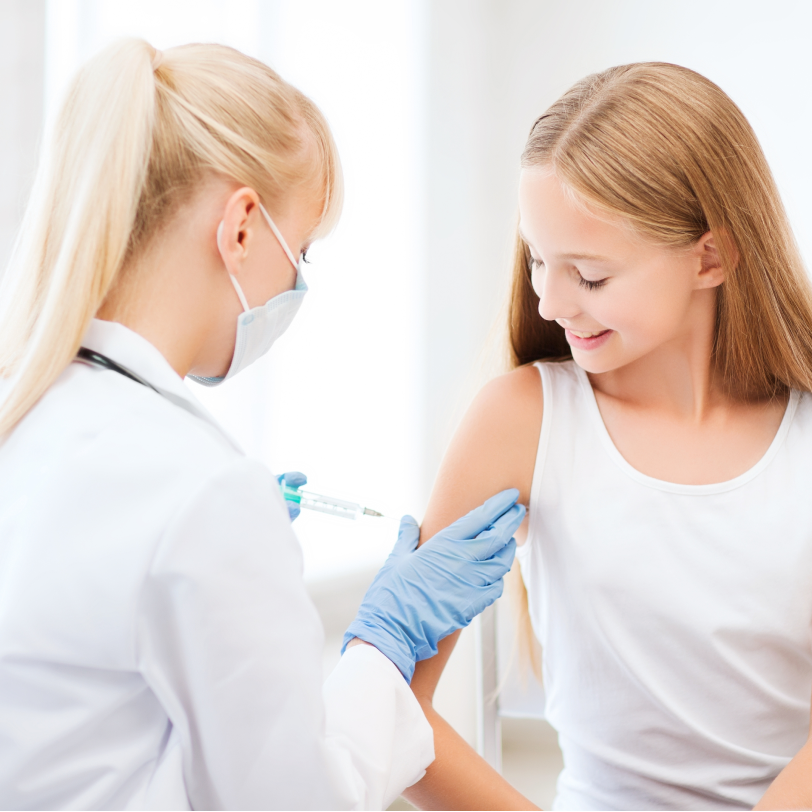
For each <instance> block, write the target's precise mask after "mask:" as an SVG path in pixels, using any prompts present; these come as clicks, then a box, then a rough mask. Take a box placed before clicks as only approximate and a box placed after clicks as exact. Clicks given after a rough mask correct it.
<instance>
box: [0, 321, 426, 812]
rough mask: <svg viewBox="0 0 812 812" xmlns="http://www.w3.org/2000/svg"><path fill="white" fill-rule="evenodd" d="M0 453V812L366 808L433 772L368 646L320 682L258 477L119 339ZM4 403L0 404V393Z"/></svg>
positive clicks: (407, 706)
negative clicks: (1, 811)
mask: <svg viewBox="0 0 812 812" xmlns="http://www.w3.org/2000/svg"><path fill="white" fill-rule="evenodd" d="M84 344H85V346H87V347H89V348H90V349H93V350H96V351H98V352H101V353H103V354H105V355H107V356H108V357H110V358H112V359H114V360H115V361H117V362H118V363H120V364H122V365H123V366H125V367H127V368H129V369H131V370H133V371H134V372H136V373H137V374H139V375H140V376H141V377H143V378H145V379H146V380H148V381H150V382H151V383H152V384H154V385H155V386H157V387H159V388H161V389H163V390H166V391H167V392H169V393H170V394H171V395H172V396H174V397H175V398H182V399H184V400H185V401H186V402H188V404H189V405H190V407H191V408H192V409H196V410H198V411H199V413H200V414H201V417H195V416H194V415H192V414H190V413H189V412H188V411H185V410H184V409H182V408H180V407H179V406H178V405H176V404H175V403H173V402H171V400H170V399H167V398H164V397H162V396H160V395H158V394H156V393H155V392H153V391H151V390H150V389H148V388H147V387H145V386H143V385H141V384H139V383H136V382H134V381H131V380H129V379H127V378H125V377H123V376H122V375H119V374H117V373H115V372H111V371H106V370H102V369H98V368H95V367H90V366H88V365H85V364H82V363H73V364H71V365H70V367H69V368H68V369H67V370H66V371H65V372H64V373H63V374H62V375H61V376H60V377H59V379H58V380H57V381H56V383H55V384H54V385H53V386H52V387H51V388H50V390H49V391H48V392H47V393H46V395H45V396H44V397H43V398H42V399H41V401H40V402H39V403H38V404H37V405H36V406H35V407H34V409H33V410H32V411H31V412H30V413H29V414H28V415H27V416H26V417H25V418H24V419H23V421H22V422H21V423H20V424H19V425H18V427H17V428H16V429H15V430H14V431H13V432H12V433H11V435H10V436H9V437H8V439H7V440H6V441H5V442H4V443H3V444H2V445H0V807H3V808H128V809H130V808H150V809H171V808H174V809H181V808H183V809H188V808H190V807H191V808H206V809H212V808H239V809H251V808H265V809H300V808H301V809H304V808H310V809H313V808H315V809H342V808H344V809H351V808H352V809H375V808H377V809H380V808H383V807H386V806H387V805H388V804H389V803H390V802H391V801H392V800H393V799H394V798H395V797H396V796H397V795H398V794H399V793H400V792H401V791H402V790H403V789H404V788H405V787H406V786H409V785H411V784H412V783H414V782H415V781H417V780H418V779H420V778H421V777H422V775H423V774H424V772H425V768H426V767H427V766H428V764H429V763H430V762H431V761H432V759H433V758H434V750H433V738H432V733H431V728H430V727H429V725H428V723H427V722H426V719H425V717H424V716H423V714H422V712H421V709H420V706H419V705H418V703H417V702H416V700H415V698H414V696H413V695H412V693H411V691H410V690H409V688H408V686H407V684H406V682H405V681H404V679H403V677H402V676H401V675H400V672H399V671H398V670H397V669H396V668H395V666H394V665H393V664H392V663H391V662H390V661H389V660H388V659H386V658H385V657H384V656H383V655H382V654H381V653H380V652H378V651H377V649H373V648H371V647H369V646H357V647H355V648H352V649H350V650H349V651H348V652H347V653H346V654H345V655H344V657H342V659H341V661H340V664H339V665H338V666H337V668H336V670H335V672H334V673H333V674H332V676H331V677H330V678H329V679H328V681H327V683H326V684H325V685H324V687H323V686H322V677H321V667H322V666H321V663H322V646H323V632H322V628H321V624H320V622H319V618H318V616H317V614H316V610H315V608H314V607H313V604H312V603H311V601H310V600H309V598H308V596H307V594H306V592H305V588H304V584H303V582H302V555H301V551H300V548H299V545H298V542H297V541H296V538H295V536H294V534H293V532H292V529H291V527H290V522H289V520H288V516H287V511H286V508H285V505H284V502H283V500H282V498H281V496H280V493H279V490H278V486H277V484H276V480H275V479H274V478H273V477H272V475H271V473H270V472H269V471H268V470H267V469H266V468H265V467H264V466H262V465H261V464H259V463H258V462H255V461H252V460H250V459H247V458H246V457H245V456H244V455H243V454H242V452H241V451H240V450H239V449H238V448H237V447H236V446H235V445H234V444H233V442H232V441H231V440H230V439H229V438H228V437H227V436H226V435H225V434H224V433H223V432H222V430H221V429H219V427H217V425H216V424H215V423H214V421H213V420H212V418H211V417H209V416H208V415H207V414H206V413H205V410H204V409H203V407H202V406H200V404H199V403H198V402H197V401H196V400H195V399H194V398H193V397H192V396H191V395H190V393H189V392H188V390H187V389H186V387H185V386H184V384H183V382H182V381H181V379H180V378H179V377H178V376H177V374H176V373H175V372H174V371H173V370H172V369H171V367H170V366H169V364H168V363H167V362H166V360H165V359H164V358H163V356H162V355H161V354H160V353H159V352H158V351H157V350H156V349H155V348H154V347H153V346H152V345H151V344H149V343H148V342H147V341H146V340H145V339H143V338H142V337H140V336H138V335H137V334H135V333H133V332H131V331H130V330H127V329H126V328H124V327H122V326H121V325H118V324H113V323H109V322H100V321H94V322H93V324H92V326H91V329H90V331H89V333H88V335H87V337H86V339H85V342H84ZM0 394H1V393H0Z"/></svg>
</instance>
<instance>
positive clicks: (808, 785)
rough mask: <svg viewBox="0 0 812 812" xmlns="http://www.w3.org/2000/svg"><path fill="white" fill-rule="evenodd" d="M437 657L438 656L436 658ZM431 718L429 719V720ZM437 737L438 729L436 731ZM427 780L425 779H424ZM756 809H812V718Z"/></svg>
mask: <svg viewBox="0 0 812 812" xmlns="http://www.w3.org/2000/svg"><path fill="white" fill-rule="evenodd" d="M435 659H436V658H435ZM430 721H431V719H429V722H430ZM434 736H435V738H436V737H437V731H436V730H435V732H434ZM423 780H425V779H423ZM755 808H756V809H812V720H810V724H809V738H808V739H807V740H806V744H805V745H804V746H803V747H802V748H801V749H800V750H799V751H798V752H797V753H796V755H795V758H793V759H792V761H790V763H789V764H787V766H786V767H784V769H783V770H781V772H780V773H778V776H777V777H776V779H775V781H773V782H772V784H770V787H769V789H768V790H767V791H766V792H765V793H764V796H763V797H762V799H761V800H760V801H759V802H758V803H757V804H756V806H755Z"/></svg>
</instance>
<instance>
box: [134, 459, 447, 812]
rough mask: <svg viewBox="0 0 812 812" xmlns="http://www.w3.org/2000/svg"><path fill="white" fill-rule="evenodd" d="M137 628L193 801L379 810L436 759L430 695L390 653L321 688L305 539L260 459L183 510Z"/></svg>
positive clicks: (223, 477)
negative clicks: (426, 710) (412, 683)
mask: <svg viewBox="0 0 812 812" xmlns="http://www.w3.org/2000/svg"><path fill="white" fill-rule="evenodd" d="M137 625H138V628H137V635H136V639H137V647H138V651H137V659H138V663H139V668H140V670H141V672H142V673H143V675H144V677H145V679H146V681H147V683H148V685H149V686H150V688H151V689H152V690H153V691H154V693H155V694H156V696H157V697H158V699H159V701H160V702H161V703H162V705H163V706H164V708H165V709H166V711H167V714H168V716H169V718H170V720H171V722H172V726H173V730H172V731H171V732H172V735H173V737H177V738H179V739H180V742H181V748H182V751H183V775H184V781H185V784H186V791H187V794H188V796H189V800H190V803H191V804H192V806H193V807H195V808H207V809H217V808H231V809H235V808H236V809H258V808H262V809H375V808H377V809H381V808H383V807H384V806H386V805H388V804H389V803H390V802H391V800H392V799H393V798H394V797H396V796H397V794H398V793H399V792H400V791H401V790H402V789H403V788H405V787H406V786H408V785H409V784H411V783H414V781H416V780H418V779H419V778H420V777H421V775H422V774H423V772H424V770H425V768H426V766H427V765H428V763H430V761H431V760H432V758H433V741H432V738H431V729H430V727H429V726H428V723H427V722H426V719H425V717H424V716H423V714H422V712H421V710H420V707H419V705H418V703H417V701H416V700H415V698H414V696H413V695H412V693H411V691H410V690H409V688H408V686H407V685H406V683H405V681H404V680H403V678H402V677H401V676H400V673H399V672H398V671H397V669H396V668H395V666H394V665H392V663H391V662H389V661H388V660H387V659H386V658H385V657H384V656H383V655H382V654H380V652H378V651H377V650H373V649H371V648H369V647H367V646H357V647H355V648H353V649H351V650H350V651H349V652H347V654H346V655H345V657H344V658H342V661H341V662H340V664H339V666H338V667H337V668H336V671H335V673H334V674H333V675H332V677H331V678H330V679H329V680H328V683H327V685H326V686H324V694H323V693H322V690H323V688H322V679H321V667H322V666H321V662H322V648H323V633H322V629H321V624H320V621H319V618H318V615H317V613H316V610H315V608H314V606H313V604H312V602H311V601H310V599H309V597H308V595H307V593H306V591H305V588H304V583H303V580H302V557H301V550H300V548H299V545H298V542H297V541H296V539H295V536H294V535H293V532H292V529H291V527H290V521H289V519H288V515H287V510H286V508H285V506H284V503H283V501H282V498H281V496H280V495H279V492H278V489H277V487H276V484H275V480H274V479H273V477H272V476H271V474H270V472H268V471H267V469H265V468H264V467H263V466H261V465H260V464H259V463H256V462H252V461H249V460H246V459H241V460H239V461H237V462H234V463H233V464H231V465H230V466H228V467H227V468H226V469H225V470H224V471H222V472H220V473H218V474H216V475H213V476H211V477H209V478H208V479H207V480H206V481H205V483H204V484H203V485H202V486H201V487H199V488H197V489H195V491H194V493H193V495H192V496H191V497H190V498H189V499H188V500H187V501H186V503H185V504H183V505H181V506H179V508H178V512H177V513H176V515H174V516H173V517H172V519H171V520H170V521H169V522H168V525H167V527H166V528H165V530H164V531H163V534H162V538H161V541H160V543H159V545H158V547H157V549H156V552H155V555H154V558H153V561H152V563H151V566H150V569H149V573H148V574H147V576H146V578H145V583H144V586H143V590H142V595H141V599H140V603H139V610H138V618H137ZM325 702H326V711H325Z"/></svg>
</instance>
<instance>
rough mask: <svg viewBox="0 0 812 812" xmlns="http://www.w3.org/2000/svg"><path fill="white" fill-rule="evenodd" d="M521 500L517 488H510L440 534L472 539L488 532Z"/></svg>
mask: <svg viewBox="0 0 812 812" xmlns="http://www.w3.org/2000/svg"><path fill="white" fill-rule="evenodd" d="M518 498H519V491H517V490H516V488H508V489H507V490H506V491H501V492H500V493H497V494H496V495H495V496H492V497H491V498H490V499H488V500H486V501H485V502H483V504H481V505H480V506H479V507H476V508H474V509H473V510H472V511H470V513H466V514H465V516H463V517H462V518H461V519H457V521H456V522H454V524H450V525H449V526H448V527H446V528H445V529H444V530H441V531H440V533H441V534H442V535H443V536H445V537H446V538H449V539H457V540H458V541H463V540H464V539H472V538H474V537H475V536H478V535H479V534H480V533H481V532H482V531H483V530H487V529H488V528H489V527H490V526H491V525H492V524H493V523H494V522H495V521H496V520H497V519H498V518H499V517H500V516H501V515H502V514H503V513H505V511H507V510H510V508H512V507H513V505H515V504H516V500H517V499H518Z"/></svg>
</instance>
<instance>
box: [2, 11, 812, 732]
mask: <svg viewBox="0 0 812 812" xmlns="http://www.w3.org/2000/svg"><path fill="white" fill-rule="evenodd" d="M39 5H41V3H40V4H38V3H37V2H35V0H13V2H12V0H8V2H7V5H5V6H4V7H3V11H2V12H1V13H2V14H4V15H7V16H6V17H4V18H3V19H2V23H3V25H0V45H2V46H3V47H2V48H0V52H2V54H3V60H4V61H3V63H2V64H3V67H4V70H5V75H4V82H3V87H2V89H0V93H2V98H3V99H4V104H5V108H4V109H6V110H12V109H13V110H14V111H18V112H19V115H17V114H16V113H15V115H13V116H12V115H9V116H7V117H5V122H4V124H3V126H2V127H0V141H2V146H3V150H2V160H0V173H2V174H1V177H2V180H3V184H2V189H0V196H2V201H0V202H1V203H2V207H1V208H0V216H2V217H3V218H4V219H3V222H2V223H0V241H1V242H2V245H0V251H2V252H3V253H4V254H5V253H6V252H7V249H8V239H9V238H8V236H7V234H8V233H9V232H10V230H11V229H12V228H13V223H12V222H11V221H12V220H13V214H10V213H9V212H14V211H19V203H20V201H21V200H22V199H23V198H24V190H25V188H26V185H27V183H28V180H29V179H30V173H31V171H32V167H33V160H34V158H33V149H31V142H32V137H31V135H30V130H31V127H29V128H28V129H26V128H25V127H23V126H19V127H17V129H13V127H12V125H13V124H16V123H18V122H23V123H25V122H29V123H30V122H35V123H36V127H34V131H35V130H36V128H37V127H38V126H39V117H40V108H41V107H43V106H44V110H45V113H46V119H47V118H50V117H52V115H53V112H54V110H55V109H56V105H57V104H58V102H59V99H60V98H61V96H62V93H63V92H64V89H65V85H66V82H67V81H68V79H69V78H70V76H71V74H72V73H73V71H74V70H75V69H76V67H77V66H78V65H79V64H80V63H81V62H82V61H83V60H85V59H86V58H88V57H89V56H90V55H92V54H93V53H94V52H95V51H97V50H98V49H99V48H101V47H103V46H104V45H105V44H107V43H108V42H110V41H112V40H114V39H115V38H117V37H119V36H122V35H129V36H143V37H146V38H147V39H149V40H150V41H151V42H153V43H154V44H155V45H156V46H158V47H159V48H166V47H169V46H171V45H174V44H179V43H182V42H187V41H192V40H198V41H199V40H203V41H220V42H224V43H227V44H230V45H233V46H235V47H238V48H240V49H242V50H244V51H246V52H247V53H250V54H253V55H255V56H258V57H259V58H261V59H263V60H265V61H268V62H269V63H270V64H272V65H273V66H274V67H276V68H277V69H278V70H279V71H280V72H281V73H282V74H283V75H284V76H285V77H286V78H287V79H289V80H290V81H292V82H293V83H295V84H297V85H298V86H299V87H300V88H301V89H302V90H303V91H304V92H306V93H307V94H309V95H310V96H311V97H312V98H313V99H314V100H315V101H316V102H317V103H318V104H319V105H320V106H321V107H322V109H323V110H324V112H325V113H326V115H327V117H328V119H329V121H330V123H331V125H332V126H333V128H334V131H335V134H336V139H337V141H338V145H339V149H340V151H341V154H342V157H343V161H344V167H345V171H346V178H347V207H346V212H345V216H344V218H343V220H342V222H341V225H340V227H339V229H338V231H337V232H336V233H335V235H334V236H332V237H330V238H329V239H328V240H325V241H324V243H323V245H320V246H318V247H317V248H316V249H315V250H314V251H313V252H312V257H313V265H312V267H311V268H310V269H308V271H307V277H308V282H309V284H310V287H311V292H310V294H308V297H307V300H306V302H305V305H304V307H303V308H302V311H301V314H300V316H299V317H298V318H297V321H296V322H295V323H294V326H293V327H292V328H291V330H290V331H289V334H288V335H286V336H285V337H284V338H283V339H282V340H281V341H280V342H279V344H278V346H277V347H275V348H274V350H273V352H272V353H271V355H270V357H269V358H268V359H267V360H266V361H264V362H263V363H260V364H258V365H257V366H256V368H255V369H252V370H250V371H248V372H246V373H243V374H242V375H241V376H240V377H239V378H238V379H237V380H236V381H234V382H233V383H232V384H230V385H227V386H226V387H223V388H222V390H217V391H213V392H211V393H209V394H207V393H204V397H205V400H206V402H207V403H208V404H209V405H210V407H211V408H212V409H213V410H214V411H215V412H216V413H217V414H218V415H219V416H220V417H221V419H222V420H223V422H224V423H225V424H226V425H227V426H228V428H229V429H230V430H231V431H232V433H233V434H235V435H236V436H237V437H238V438H239V440H240V441H241V442H242V444H243V445H244V446H245V448H246V449H247V451H248V452H249V453H251V454H253V455H255V456H258V457H260V458H261V459H263V460H265V461H266V462H267V463H268V464H269V465H270V466H271V467H272V468H273V469H274V470H276V471H283V470H286V469H292V468H298V469H301V470H304V471H305V472H307V473H308V474H309V475H310V477H311V481H312V484H313V487H314V489H315V488H320V489H323V490H324V491H326V492H332V493H335V494H336V495H340V494H342V493H343V494H347V495H351V496H352V495H357V496H358V497H360V498H362V499H364V500H365V501H367V502H368V503H369V505H370V506H371V507H375V508H379V509H383V510H385V511H388V512H390V513H392V514H395V515H399V514H400V513H401V512H405V511H411V512H413V513H415V514H416V515H417V516H418V517H419V516H420V515H421V513H422V511H423V510H424V509H425V505H426V502H427V498H428V494H429V491H430V488H431V483H432V480H433V477H434V475H435V471H436V468H437V464H438V462H439V459H440V457H441V455H442V452H443V449H444V447H445V445H446V443H447V440H448V437H449V434H450V431H451V430H452V429H453V426H454V422H455V420H456V419H457V417H458V416H459V414H460V412H461V411H462V410H463V409H464V406H465V403H466V401H467V399H468V397H469V396H470V394H471V392H472V391H473V390H474V389H475V388H476V385H477V381H478V379H479V378H481V374H482V373H481V364H480V360H481V356H482V351H483V346H484V345H485V343H486V338H487V336H488V333H489V330H490V329H491V326H492V324H493V322H494V319H495V318H496V317H497V314H498V310H499V304H500V300H501V298H502V295H503V292H504V288H505V278H506V272H505V268H506V260H507V253H508V245H509V243H510V237H511V232H512V229H513V227H514V219H515V195H516V183H517V178H518V157H519V153H520V151H521V148H522V145H523V143H524V139H525V137H526V134H527V132H528V130H529V128H530V126H531V124H532V122H533V120H534V119H535V118H536V117H537V116H538V115H539V114H540V113H541V112H543V110H544V109H545V108H546V107H547V106H548V105H549V104H550V103H551V102H552V101H554V100H555V98H556V97H557V96H558V95H559V94H560V93H561V92H563V91H564V90H566V88H567V87H568V86H569V85H571V84H572V83H573V82H574V81H576V80H577V79H579V78H581V77H582V76H584V75H585V74H587V73H590V72H593V71H596V70H600V69H603V68H606V67H608V66H610V65H613V64H619V63H625V62H631V61H639V60H658V61H671V62H677V63H680V64H683V65H686V66H688V67H691V68H694V69H696V70H698V71H700V72H702V73H704V74H705V75H707V76H708V77H710V78H711V79H713V80H714V81H716V82H717V83H718V84H720V85H721V87H722V88H723V89H725V90H726V91H727V92H728V93H729V94H730V95H731V96H732V97H733V99H734V100H735V101H736V102H737V103H738V104H739V105H740V107H741V108H742V110H743V111H744V112H745V114H746V115H747V116H748V118H749V119H750V121H751V123H752V124H753V126H754V128H755V130H756V132H757V134H758V136H759V138H760V139H761V142H762V144H763V146H764V149H765V152H766V154H767V157H768V159H769V161H770V163H771V165H772V168H773V171H774V172H775V175H776V178H777V181H778V185H779V188H780V190H781V192H782V195H783V197H784V200H785V203H786V205H787V208H788V210H789V213H790V217H791V221H792V223H793V226H794V227H795V230H796V234H797V236H798V240H799V243H800V245H801V248H802V251H803V253H804V255H805V256H806V257H807V258H809V257H810V255H811V254H812V202H811V201H810V195H809V191H808V189H809V183H810V179H812V156H811V155H810V148H809V140H810V136H809V134H810V131H812V127H811V126H810V125H812V99H811V98H810V94H809V91H808V88H809V86H810V81H809V80H810V77H812V48H810V45H809V32H810V30H812V3H809V2H806V0H797V1H794V2H793V1H790V0H773V2H770V3H765V2H763V0H761V1H760V2H755V1H754V0H737V1H736V2H733V1H732V0H704V2H698V0H679V2H677V1H676V0H656V2H652V0H612V2H605V0H387V1H386V2H376V1H375V0H277V1H276V2H263V0H228V1H227V2H226V0H160V1H158V0H115V2H113V1H112V0H49V1H48V2H47V3H46V4H45V7H46V15H45V19H46V28H47V36H46V37H45V41H44V53H45V92H44V102H43V101H42V98H43V95H42V93H41V84H42V82H41V76H39V74H38V73H37V70H36V66H34V67H32V65H31V64H30V63H31V59H28V61H26V59H24V58H23V57H24V56H25V55H26V54H28V55H29V56H30V55H32V54H37V53H39V52H40V51H38V50H37V49H38V48H39V49H42V48H43V43H41V42H39V41H38V40H37V39H36V25H33V24H31V25H28V27H26V26H25V25H23V23H24V22H26V20H28V16H31V20H33V21H34V22H36V20H34V16H35V14H34V10H35V8H36V7H38V6H39ZM12 9H13V10H14V13H13V14H12ZM29 11H30V14H29ZM15 15H16V16H15ZM26 15H28V16H26ZM32 15H33V16H32ZM31 20H29V21H28V22H29V23H30V22H31ZM12 23H13V24H12ZM18 23H19V25H18ZM21 37H22V38H23V39H21ZM25 37H29V38H30V42H29V41H28V40H25V39H24V38H25ZM21 46H22V47H21ZM14 71H16V73H14ZM21 88H25V89H26V92H24V93H23V92H20V89H21ZM35 102H36V105H39V107H38V108H37V109H36V110H35V109H33V107H32V106H36V105H35ZM32 126H33V125H32ZM12 130H13V131H12ZM754 329H756V325H754ZM198 391H200V390H199V389H198ZM370 521H371V520H370ZM394 527H395V524H394V522H386V521H381V522H380V523H378V524H377V525H376V524H374V523H373V524H370V523H369V522H368V523H366V524H365V525H364V526H363V527H362V526H360V525H351V524H350V523H347V522H345V523H343V524H342V523H341V522H340V521H338V520H336V521H334V522H329V521H319V520H315V519H308V518H307V517H305V518H304V519H300V520H299V522H297V529H298V532H299V534H300V537H301V538H302V541H303V546H304V548H305V552H306V558H307V570H306V575H307V577H308V578H309V579H310V581H311V582H319V581H324V580H325V579H329V578H331V577H332V578H335V577H336V576H338V575H340V574H342V573H344V574H346V573H349V572H352V571H356V572H358V571H362V570H364V571H366V570H368V568H369V567H370V565H372V564H374V563H375V562H377V561H379V560H380V559H381V558H382V557H383V555H385V553H386V551H387V550H388V548H389V546H390V545H391V542H392V539H393V530H394ZM465 640H466V638H465V636H463V644H462V645H461V646H460V647H459V653H458V654H456V655H455V659H454V660H453V661H452V665H451V666H450V669H449V671H448V675H449V676H448V677H446V678H444V681H443V685H444V686H446V689H445V693H443V692H442V691H441V696H440V702H439V704H440V705H441V707H443V708H444V710H445V712H446V714H447V715H448V716H449V717H450V718H451V720H452V721H453V722H454V723H455V724H456V725H457V726H458V727H459V728H460V730H461V731H462V732H463V733H464V734H465V735H466V736H467V737H468V738H469V739H472V738H473V732H472V731H473V721H472V720H473V716H472V713H471V711H472V701H473V700H472V699H471V696H472V673H473V672H472V668H471V662H470V657H471V650H470V645H468V644H466V642H465ZM442 687H443V686H441V688H442Z"/></svg>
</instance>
